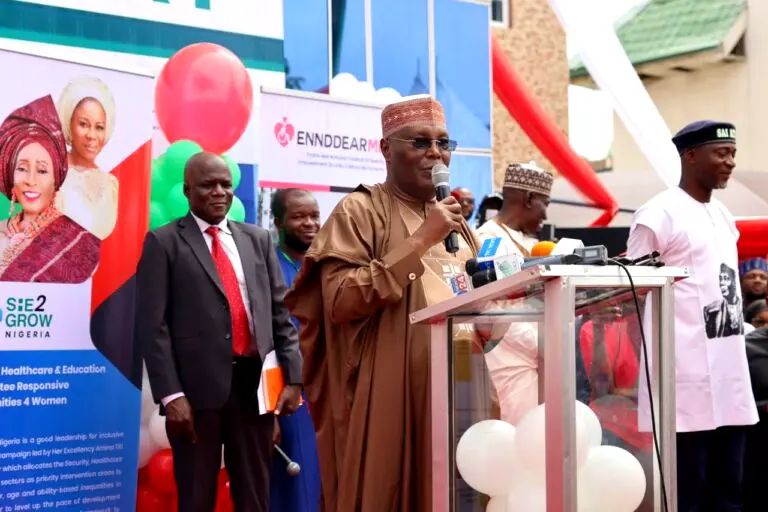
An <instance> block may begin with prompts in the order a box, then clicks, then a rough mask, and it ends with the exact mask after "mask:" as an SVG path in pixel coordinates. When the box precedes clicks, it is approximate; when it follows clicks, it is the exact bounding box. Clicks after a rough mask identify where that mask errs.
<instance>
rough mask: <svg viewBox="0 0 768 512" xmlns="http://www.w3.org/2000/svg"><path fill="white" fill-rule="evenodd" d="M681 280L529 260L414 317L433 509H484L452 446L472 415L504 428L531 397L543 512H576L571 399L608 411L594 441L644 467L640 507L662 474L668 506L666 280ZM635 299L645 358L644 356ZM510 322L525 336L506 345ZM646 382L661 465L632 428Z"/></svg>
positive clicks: (670, 368) (671, 464) (656, 493)
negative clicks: (538, 430) (540, 415)
mask: <svg viewBox="0 0 768 512" xmlns="http://www.w3.org/2000/svg"><path fill="white" fill-rule="evenodd" d="M627 272H628V273H629V275H631V276H632V283H633V284H634V290H635V292H636V295H633V287H632V285H631V284H630V279H629V277H628V275H627ZM687 276H688V271H687V269H680V268H673V267H661V268H656V267H646V266H631V267H626V270H625V269H624V268H621V267H619V266H586V265H584V266H582V265H568V266H565V265H560V266H546V267H543V266H542V267H534V268H530V269H526V270H523V271H522V272H520V273H518V274H516V275H515V276H512V277H509V278H506V279H503V280H499V281H496V282H493V283H490V284H489V285H487V286H484V287H482V288H479V289H476V290H472V291H470V292H468V293H465V294H463V295H459V296H456V297H453V298H452V299H450V300H448V301H445V302H443V303H440V304H436V305H433V306H430V307H428V308H425V309H423V310H420V311H417V312H415V313H412V314H411V317H410V320H411V323H413V324H429V325H430V329H431V392H432V403H431V411H432V453H433V455H432V479H433V481H432V494H433V509H432V510H433V511H434V512H481V511H484V510H485V506H486V504H487V501H488V497H486V496H484V495H482V494H480V493H479V492H477V491H475V490H473V489H472V488H470V487H469V486H468V485H467V484H466V483H465V482H464V481H463V480H462V478H461V476H460V475H459V472H458V471H457V469H456V462H455V453H456V446H457V443H458V441H459V439H460V437H461V435H462V434H463V433H464V431H466V429H467V428H469V427H470V426H471V425H473V424H475V423H477V422H479V421H482V420H486V419H504V420H506V421H509V422H510V423H513V424H514V423H515V421H517V420H519V419H520V416H521V415H524V413H525V412H526V411H525V409H526V407H527V408H528V409H530V407H531V400H532V401H533V402H532V406H533V407H536V404H537V403H538V404H541V403H546V410H547V414H546V420H545V440H546V509H547V511H548V512H576V511H577V485H576V482H577V471H578V469H577V463H576V457H575V453H574V452H575V446H576V433H575V431H576V427H575V425H576V411H575V410H576V407H575V405H576V404H575V401H576V400H577V399H580V400H581V401H582V402H585V403H589V404H590V407H591V408H592V409H593V410H595V411H596V412H597V411H598V410H603V409H605V410H606V411H608V413H606V414H604V415H602V416H601V415H600V413H598V418H599V419H600V422H601V426H602V428H603V444H604V445H605V444H613V443H614V442H615V443H616V444H615V445H616V446H622V447H624V448H626V449H628V451H630V452H632V453H633V454H636V457H637V459H638V460H639V461H640V462H641V464H642V465H643V468H644V472H645V474H646V484H647V487H646V497H645V500H644V502H643V504H642V505H641V507H640V508H639V509H638V510H640V511H643V512H644V511H646V510H654V511H659V510H663V509H662V500H663V497H662V485H661V475H663V478H664V484H665V485H664V487H665V490H666V501H667V503H668V507H669V508H668V510H669V511H670V512H675V511H676V510H677V497H676V483H675V480H676V463H675V349H674V346H675V345H674V321H673V317H674V301H673V298H674V297H673V290H672V284H673V283H674V282H676V281H678V280H680V279H684V278H686V277H687ZM636 299H637V300H636ZM649 299H650V300H649ZM637 306H639V307H640V312H641V315H640V317H644V318H645V320H644V322H643V324H644V325H645V332H644V334H645V341H646V345H645V350H646V353H647V355H648V359H650V361H652V362H653V364H646V358H645V357H643V348H642V343H641V334H640V333H641V330H640V328H639V324H640V322H639V320H638V318H639V317H638V314H637ZM517 324H519V325H523V324H524V325H525V326H527V328H529V329H528V331H526V332H533V333H534V338H533V339H528V340H527V341H523V342H520V343H519V345H516V343H518V340H516V339H515V336H509V335H507V334H505V333H507V332H513V331H510V330H509V329H510V328H511V327H512V326H514V325H517ZM531 327H535V329H533V330H531V329H530V328H531ZM515 332H517V331H515ZM598 332H599V333H600V334H599V335H598V334H597V333H598ZM467 333H471V334H472V335H473V336H474V338H472V336H470V337H468V336H467ZM500 338H501V340H500V341H499V339H500ZM577 345H578V346H577ZM494 351H498V352H497V353H494ZM579 362H580V365H579ZM646 370H647V371H649V375H650V386H648V385H644V386H643V385H638V381H639V380H641V379H642V380H643V382H648V381H647V380H646V379H645V375H646ZM606 374H607V377H606ZM521 382H525V383H526V384H520V383H521ZM510 383H511V384H510ZM648 389H650V398H651V399H652V400H650V402H646V403H652V411H653V413H654V414H653V419H654V420H655V431H656V438H657V440H658V448H659V452H660V459H661V461H660V465H659V461H658V458H657V457H656V454H655V446H654V443H653V436H652V435H651V434H650V433H649V432H648V428H645V429H641V428H640V427H639V425H638V423H639V420H638V416H639V413H638V406H637V403H638V398H639V394H640V393H645V397H648ZM510 397H511V398H510ZM613 399H615V401H614V402H612V403H611V405H610V406H606V407H603V408H602V409H601V407H602V405H600V404H606V403H608V401H610V400H613ZM526 403H528V406H526V405H525V404H526ZM617 403H618V404H619V405H617ZM595 404H597V405H595ZM616 408H618V409H619V410H620V413H619V414H618V416H617V414H616V413H615V411H616ZM645 410H646V411H648V410H649V408H648V407H646V408H645ZM649 417H650V416H649ZM606 439H608V441H606Z"/></svg>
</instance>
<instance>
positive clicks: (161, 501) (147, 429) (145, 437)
mask: <svg viewBox="0 0 768 512" xmlns="http://www.w3.org/2000/svg"><path fill="white" fill-rule="evenodd" d="M170 448H171V443H170V442H169V441H168V435H167V434H166V432H165V418H164V417H163V416H160V408H159V406H158V405H156V404H155V402H154V400H153V399H152V392H151V391H150V388H149V380H148V379H147V373H146V369H145V370H144V377H143V381H142V386H141V427H140V431H139V479H138V488H137V493H136V512H156V511H158V510H177V508H178V507H177V500H178V492H177V489H176V481H175V479H174V476H173V453H172V452H171V449H170ZM233 510H234V507H233V505H232V497H231V494H230V492H229V475H228V474H227V470H226V469H224V457H223V453H222V459H221V471H220V473H219V487H218V498H217V502H216V510H215V512H233Z"/></svg>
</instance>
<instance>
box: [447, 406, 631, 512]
mask: <svg viewBox="0 0 768 512" xmlns="http://www.w3.org/2000/svg"><path fill="white" fill-rule="evenodd" d="M545 411H546V406H545V404H541V405H539V406H538V407H537V408H536V409H533V410H532V411H530V412H529V413H528V414H526V416H525V417H524V418H523V419H522V420H521V421H520V423H519V424H518V426H517V428H515V427H514V426H512V425H510V424H509V423H506V422H504V421H498V420H487V421H481V422H479V423H476V424H474V425H472V426H471V427H470V428H469V429H467V431H466V432H465V433H464V434H463V435H462V436H461V439H460V440H459V443H458V446H457V447H456V466H457V467H458V470H459V473H460V474H461V477H462V478H463V479H464V481H465V482H466V483H467V485H469V486H470V487H472V488H473V489H475V490H476V491H478V492H481V493H483V494H485V495H487V496H490V497H491V500H490V501H489V502H488V505H487V507H486V512H506V511H512V510H525V511H526V512H546V510H547V498H546V496H547V495H546V483H545V482H546V455H545V453H546V450H545V424H544V417H545ZM602 437H603V431H602V427H601V426H600V421H599V420H598V418H597V416H596V415H595V413H594V412H592V410H591V409H590V408H589V407H587V406H586V405H584V404H582V403H581V402H576V462H577V466H578V481H577V497H578V510H579V512H633V511H634V510H636V509H637V507H638V506H639V505H640V503H641V502H642V501H643V497H644V496H645V486H646V481H645V473H644V472H643V467H642V465H641V464H640V462H639V461H638V460H637V459H636V458H635V456H634V455H632V454H631V453H629V452H628V451H626V450H624V449H622V448H617V447H615V446H602V445H601V442H602Z"/></svg>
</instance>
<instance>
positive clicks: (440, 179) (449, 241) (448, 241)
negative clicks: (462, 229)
mask: <svg viewBox="0 0 768 512" xmlns="http://www.w3.org/2000/svg"><path fill="white" fill-rule="evenodd" d="M450 177H451V173H450V171H449V170H448V167H446V166H445V165H444V164H437V165H435V166H434V167H433V168H432V184H433V185H434V186H435V196H436V197H437V200H438V201H442V200H443V199H445V198H446V197H448V196H450V195H451V186H450ZM445 250H446V251H447V252H449V253H450V254H455V253H457V252H458V251H459V237H458V235H456V232H455V231H451V232H450V233H449V234H448V236H447V237H446V238H445Z"/></svg>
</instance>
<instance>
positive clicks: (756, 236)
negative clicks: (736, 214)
mask: <svg viewBox="0 0 768 512" xmlns="http://www.w3.org/2000/svg"><path fill="white" fill-rule="evenodd" d="M736 228H737V229H738V230H739V242H738V249H739V259H742V260H746V259H751V258H765V257H766V256H768V218H766V217H746V218H741V219H736Z"/></svg>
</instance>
